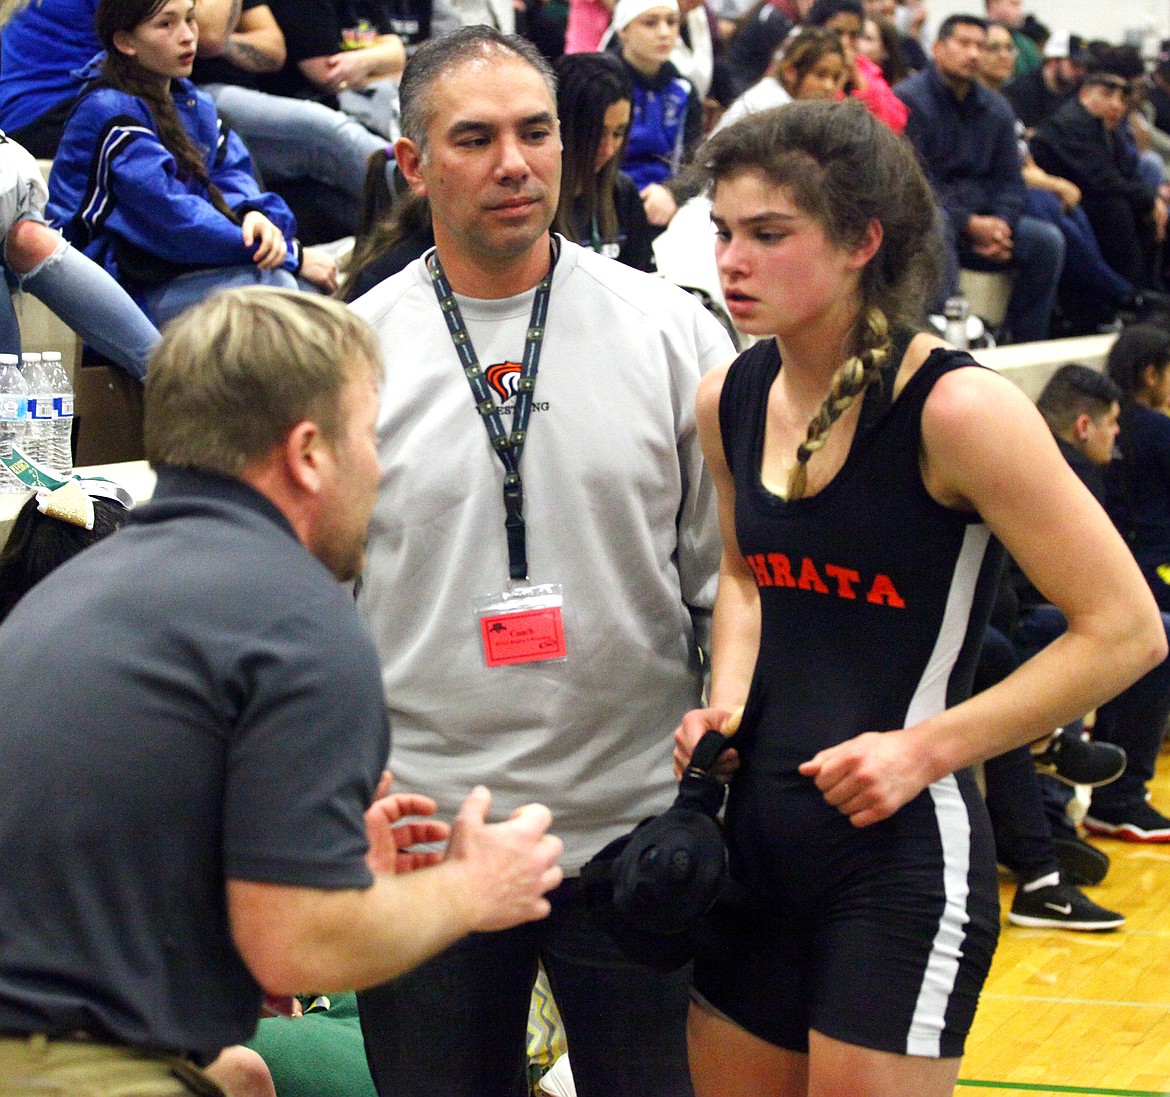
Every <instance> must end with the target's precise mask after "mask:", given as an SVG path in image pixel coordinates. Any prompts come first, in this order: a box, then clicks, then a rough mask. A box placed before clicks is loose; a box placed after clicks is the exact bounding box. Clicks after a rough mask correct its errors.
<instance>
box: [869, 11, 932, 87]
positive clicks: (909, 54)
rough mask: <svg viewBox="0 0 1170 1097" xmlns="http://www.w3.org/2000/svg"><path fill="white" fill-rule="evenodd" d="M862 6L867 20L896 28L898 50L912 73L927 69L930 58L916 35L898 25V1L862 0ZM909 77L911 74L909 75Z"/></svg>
mask: <svg viewBox="0 0 1170 1097" xmlns="http://www.w3.org/2000/svg"><path fill="white" fill-rule="evenodd" d="M862 6H863V7H864V8H865V16H866V18H867V19H873V20H876V21H877V22H878V23H879V24H881V23H882V22H886V23H889V24H890V25H891V26H892V27H893V28H894V31H895V33H896V34H897V36H898V50H899V52H900V53H901V55H902V57H903V58H904V60H905V62H906V66H907V68H908V69H909V70H910V72H918V71H919V70H920V69H924V68H926V65H927V61H928V60H929V58H927V56H926V51H925V50H924V49H923V48H922V44H921V43H920V42H919V41H918V39H917V37H915V34H914V33H911V32H910V31H909V29H905V30H904V29H903V28H902V27H901V26H899V24H898V4H897V2H896V0H862ZM907 75H909V74H908V73H907ZM899 79H900V78H899ZM895 83H897V81H896V80H891V81H890V84H891V85H892V84H895Z"/></svg>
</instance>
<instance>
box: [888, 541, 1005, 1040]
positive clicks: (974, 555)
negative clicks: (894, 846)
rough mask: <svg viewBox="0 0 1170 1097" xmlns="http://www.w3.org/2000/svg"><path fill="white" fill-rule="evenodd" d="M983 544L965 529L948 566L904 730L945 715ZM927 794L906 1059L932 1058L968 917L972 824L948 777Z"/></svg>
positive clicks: (938, 1038) (969, 614)
mask: <svg viewBox="0 0 1170 1097" xmlns="http://www.w3.org/2000/svg"><path fill="white" fill-rule="evenodd" d="M990 539H991V534H990V532H989V531H988V529H987V527H986V526H984V525H982V524H978V523H976V524H973V525H970V526H968V527H967V531H966V533H965V534H964V536H963V546H962V548H961V549H960V550H959V556H958V559H957V560H956V561H955V570H954V574H953V576H952V578H951V589H950V591H949V592H948V594H947V604H946V609H945V610H944V612H943V620H942V626H941V628H940V629H939V634H938V638H937V639H936V640H935V644H934V650H933V651H932V652H931V655H930V661H929V662H928V663H927V664H926V669H925V671H924V672H923V675H922V678H921V679H920V681H919V683H918V688H917V689H916V690H915V691H914V697H913V698H912V700H911V701H910V707H909V708H908V709H907V711H906V723H905V726H906V727H913V726H914V725H915V724H917V723H919V722H920V721H922V720H925V719H926V718H927V717H929V716H933V715H934V714H935V713H938V712H942V711H943V709H945V708H946V700H947V686H948V684H949V682H950V677H951V673H952V671H953V670H954V667H955V661H956V660H957V659H958V657H959V653H960V652H961V651H962V648H963V644H964V642H965V641H966V639H967V629H968V624H969V621H970V617H971V606H972V603H973V602H974V598H975V590H976V586H977V585H978V582H979V576H980V573H981V571H982V568H983V561H984V557H985V555H986V552H987V546H988V542H989V541H990ZM930 795H931V799H932V800H933V801H934V810H935V818H936V819H937V821H938V831H939V837H940V839H941V841H942V854H943V887H944V889H945V892H946V905H945V906H944V908H943V913H942V917H941V918H940V919H939V926H938V932H937V933H936V934H935V937H934V941H933V943H932V944H931V948H930V957H929V958H928V960H927V962H926V972H925V974H924V975H923V979H922V986H921V987H920V988H919V991H918V1001H917V1003H916V1004H915V1006H914V1016H913V1018H912V1019H911V1022H910V1032H909V1034H908V1035H907V1037H906V1054H907V1055H926V1056H931V1057H934V1058H938V1056H939V1055H940V1053H941V1052H940V1048H941V1038H942V1033H943V1029H944V1027H945V1024H946V1012H947V1003H948V1002H949V1001H950V997H951V993H952V992H953V991H954V989H955V978H956V976H957V975H958V971H959V961H960V959H961V958H962V954H963V941H964V938H965V937H966V925H967V923H968V922H969V921H970V916H969V915H968V914H967V897H968V893H969V887H968V883H967V873H968V869H969V866H970V860H971V824H970V820H969V819H968V816H967V807H966V804H965V803H964V802H963V796H962V793H961V792H960V790H959V785H958V782H957V781H956V780H955V777H954V774H950V775H948V776H946V777H944V778H942V779H941V780H939V781H936V782H935V783H934V784H933V785H931V786H930Z"/></svg>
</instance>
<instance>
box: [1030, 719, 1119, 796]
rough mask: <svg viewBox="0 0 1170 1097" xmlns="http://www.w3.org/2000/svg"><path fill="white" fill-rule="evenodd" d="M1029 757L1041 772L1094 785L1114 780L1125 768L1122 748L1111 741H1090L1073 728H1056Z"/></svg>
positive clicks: (1061, 778) (1079, 783) (1066, 780)
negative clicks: (1039, 750)
mask: <svg viewBox="0 0 1170 1097" xmlns="http://www.w3.org/2000/svg"><path fill="white" fill-rule="evenodd" d="M1032 761H1033V762H1035V764H1036V768H1037V769H1038V770H1040V772H1041V773H1047V774H1050V775H1051V776H1053V777H1055V778H1056V779H1057V780H1058V781H1063V782H1064V783H1065V784H1066V785H1088V786H1089V788H1097V787H1099V786H1100V785H1107V784H1109V782H1110V781H1116V780H1117V778H1118V777H1120V776H1121V775H1122V773H1123V772H1124V771H1125V751H1124V750H1122V749H1121V747H1118V746H1114V745H1113V744H1112V743H1094V742H1093V741H1092V740H1091V739H1085V738H1083V737H1082V736H1080V735H1077V734H1076V733H1075V732H1071V731H1065V729H1064V728H1057V730H1056V734H1055V735H1053V736H1052V739H1051V740H1050V741H1049V743H1048V746H1046V747H1045V748H1044V749H1043V750H1042V751H1041V752H1040V753H1039V754H1033V755H1032Z"/></svg>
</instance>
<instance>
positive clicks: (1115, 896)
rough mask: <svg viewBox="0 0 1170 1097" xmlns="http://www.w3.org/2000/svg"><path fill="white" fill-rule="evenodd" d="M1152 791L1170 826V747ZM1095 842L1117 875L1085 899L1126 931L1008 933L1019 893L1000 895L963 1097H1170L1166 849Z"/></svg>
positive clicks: (1006, 890) (1169, 876)
mask: <svg viewBox="0 0 1170 1097" xmlns="http://www.w3.org/2000/svg"><path fill="white" fill-rule="evenodd" d="M1151 789H1152V792H1153V803H1154V804H1155V806H1157V807H1158V808H1159V809H1160V810H1162V811H1163V812H1165V813H1167V814H1170V743H1168V745H1167V748H1164V749H1163V752H1162V756H1161V760H1160V762H1159V766H1158V776H1157V778H1156V779H1155V781H1154V783H1153V784H1152V785H1151ZM1092 841H1093V843H1094V844H1095V845H1097V846H1098V847H1099V848H1100V849H1102V850H1104V851H1105V852H1106V853H1108V854H1109V856H1110V858H1111V859H1112V864H1111V865H1110V868H1109V874H1108V876H1106V878H1105V880H1104V882H1102V883H1101V884H1099V885H1098V886H1096V887H1092V888H1086V889H1085V891H1086V894H1088V895H1089V896H1090V897H1091V898H1092V899H1094V900H1095V901H1096V902H1098V903H1101V904H1102V905H1103V906H1106V907H1108V908H1109V909H1110V910H1117V911H1120V912H1121V913H1122V914H1124V915H1125V917H1126V923H1125V925H1124V926H1123V927H1122V928H1121V929H1119V930H1115V931H1113V932H1107V933H1075V932H1071V931H1069V930H1046V929H1024V928H1021V927H1019V926H1010V925H1008V924H1007V917H1006V912H1007V909H1008V907H1009V906H1010V905H1011V900H1012V896H1013V895H1014V894H1015V884H1014V882H1009V881H1008V880H1004V881H1003V882H1002V883H1001V887H1000V904H1001V907H1002V910H1003V912H1004V914H1003V919H1004V920H1003V930H1002V933H1001V935H1000V939H999V948H998V950H997V952H996V956H995V962H994V964H993V965H992V969H991V975H990V977H989V978H988V981H987V986H986V987H985V988H984V991H983V997H982V1000H981V1002H980V1006H979V1013H978V1014H977V1016H976V1018H975V1027H974V1029H973V1031H972V1033H971V1036H970V1038H969V1039H968V1041H967V1054H966V1057H965V1058H964V1060H963V1067H962V1070H961V1071H960V1074H959V1084H958V1087H957V1088H956V1090H955V1095H956V1097H978V1095H980V1094H987V1097H1012V1095H1020V1094H1030V1095H1031V1097H1064V1095H1065V1094H1097V1095H1101V1097H1170V844H1165V845H1139V844H1136V843H1130V842H1117V841H1110V840H1107V839H1099V838H1094V839H1092ZM907 1097H912V1095H907Z"/></svg>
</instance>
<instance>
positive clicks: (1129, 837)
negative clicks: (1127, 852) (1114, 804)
mask: <svg viewBox="0 0 1170 1097" xmlns="http://www.w3.org/2000/svg"><path fill="white" fill-rule="evenodd" d="M1089 810H1090V811H1092V810H1093V809H1092V808H1090V809H1089ZM1103 816H1104V817H1103ZM1084 825H1085V830H1087V831H1088V832H1089V833H1090V834H1097V835H1100V836H1101V837H1104V838H1120V839H1121V840H1122V841H1123V842H1170V819H1167V818H1166V816H1165V815H1163V814H1162V813H1161V812H1160V811H1158V810H1157V808H1155V807H1153V806H1151V805H1150V804H1147V803H1146V802H1145V801H1144V800H1143V801H1142V802H1141V803H1138V804H1134V805H1133V806H1132V807H1130V808H1127V809H1126V810H1125V812H1124V813H1122V815H1119V816H1110V814H1109V813H1108V812H1106V813H1102V815H1086V816H1085V820H1084Z"/></svg>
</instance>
